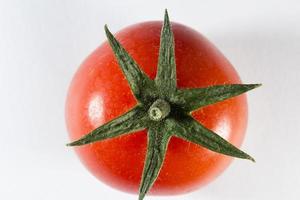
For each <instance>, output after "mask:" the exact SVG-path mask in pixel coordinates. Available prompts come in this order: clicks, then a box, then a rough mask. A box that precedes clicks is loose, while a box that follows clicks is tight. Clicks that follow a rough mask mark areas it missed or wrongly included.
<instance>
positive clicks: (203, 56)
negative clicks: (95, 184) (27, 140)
mask: <svg viewBox="0 0 300 200" xmlns="http://www.w3.org/2000/svg"><path fill="white" fill-rule="evenodd" d="M162 24H163V22H161V21H150V22H143V23H138V24H135V25H131V26H129V27H127V28H125V29H122V30H121V31H119V32H118V33H117V34H114V35H115V38H116V39H117V41H119V42H120V44H121V45H122V46H123V47H124V49H125V50H126V51H127V52H128V53H129V55H130V56H131V57H132V58H133V59H134V60H135V62H136V63H137V65H138V66H139V67H140V68H141V70H142V72H144V73H145V74H146V75H147V76H149V77H150V79H151V80H155V77H157V70H158V69H157V65H158V63H159V59H158V58H159V52H160V50H159V48H160V45H161V44H160V39H161V30H162ZM171 27H172V31H173V34H174V44H175V46H174V51H175V61H176V87H177V88H179V89H188V88H205V87H210V86H215V85H224V84H235V85H237V84H241V80H240V78H239V76H238V74H237V72H236V71H235V69H234V68H233V66H232V65H231V64H230V62H229V61H228V60H227V59H226V58H225V57H224V56H223V55H222V53H221V52H220V51H219V50H218V49H217V48H216V47H215V46H214V45H213V44H211V43H210V42H209V41H208V40H207V39H206V38H205V37H203V36H202V35H201V34H200V33H198V32H197V31H195V30H193V29H191V28H189V27H187V26H185V25H182V24H179V23H171ZM106 31H108V29H107V30H106ZM107 33H108V32H107ZM112 37H113V36H112ZM112 39H114V38H112ZM257 86H258V85H257ZM257 86H255V87H257ZM251 87H253V88H254V85H251ZM253 88H251V89H253ZM247 90H250V89H247ZM145 91H146V89H145ZM145 91H143V92H145ZM245 91H246V90H245ZM245 91H244V92H245ZM166 92H168V91H166ZM240 93H242V92H240ZM137 102H138V100H137V99H136V96H135V93H134V91H132V86H131V85H130V82H129V83H128V80H127V79H126V78H125V76H124V73H123V72H122V70H121V69H120V66H119V63H118V61H117V59H116V57H115V55H114V52H113V51H112V49H111V47H110V45H109V44H108V42H105V43H103V44H102V45H101V46H100V47H98V48H97V49H96V50H95V51H94V52H92V54H91V55H89V56H88V57H87V59H86V60H85V61H84V62H83V63H82V64H81V66H80V68H79V69H78V71H77V72H76V74H75V76H74V78H73V80H72V82H71V85H70V88H69V91H68V96H67V101H66V123H67V128H68V132H69V136H70V139H71V141H76V140H78V139H79V138H82V137H83V136H86V134H87V133H89V132H91V131H93V130H95V129H97V128H98V127H100V126H101V125H103V124H106V123H108V122H110V121H112V120H114V119H116V118H117V117H119V116H122V115H124V113H126V112H128V111H130V110H132V109H133V108H134V107H135V106H136V105H137ZM171 109H172V108H171ZM137 116H139V115H137ZM192 117H193V118H194V119H195V120H196V121H197V122H199V124H202V125H203V126H204V127H206V128H207V129H209V130H211V131H213V132H215V133H217V134H218V135H220V136H221V137H222V138H224V139H225V140H227V141H228V142H229V143H231V144H233V145H234V146H236V147H240V146H241V143H242V141H243V139H244V136H245V130H246V126H247V100H246V96H245V94H242V95H239V96H236V97H233V98H230V99H226V100H224V101H220V102H217V103H215V104H211V105H208V106H205V107H202V108H200V109H197V110H195V111H193V112H192ZM187 120H189V119H187ZM137 126H138V125H137ZM160 130H165V129H163V127H162V128H161V129H160ZM147 137H149V130H148V132H147V130H138V131H135V132H134V133H130V134H125V135H121V136H118V137H115V138H110V139H105V140H103V141H100V142H94V143H90V144H86V145H83V146H80V147H76V148H75V151H76V153H77V155H78V156H79V158H80V160H81V161H82V163H83V164H84V165H85V166H86V168H87V169H88V170H89V171H90V172H91V173H92V174H93V175H94V176H95V177H97V178H98V179H99V180H101V181H102V182H104V183H106V184H107V185H110V186H112V187H113V188H117V189H119V190H122V191H126V192H130V193H135V194H136V193H138V191H139V187H140V184H141V178H142V174H143V168H144V165H145V158H146V152H147V148H149V147H147ZM148 141H149V139H148ZM250 158H251V157H249V158H247V159H250ZM231 160H232V158H231V157H229V156H226V155H222V154H220V153H217V152H214V151H211V150H209V149H207V148H205V147H202V146H200V145H198V144H195V143H192V142H190V141H187V140H184V139H182V138H180V137H177V136H175V137H174V136H173V137H170V138H169V142H168V144H167V149H166V153H165V159H164V161H163V164H162V168H161V170H160V171H159V174H158V177H157V179H156V180H155V182H154V184H153V186H152V187H151V189H150V191H149V194H153V195H175V194H182V193H187V192H190V191H193V190H196V189H197V188H199V187H202V186H204V185H206V184H208V183H209V182H211V181H212V180H214V179H215V178H216V177H217V176H219V175H220V174H221V173H222V172H223V171H224V170H225V169H226V168H227V167H228V165H229V164H230V162H231Z"/></svg>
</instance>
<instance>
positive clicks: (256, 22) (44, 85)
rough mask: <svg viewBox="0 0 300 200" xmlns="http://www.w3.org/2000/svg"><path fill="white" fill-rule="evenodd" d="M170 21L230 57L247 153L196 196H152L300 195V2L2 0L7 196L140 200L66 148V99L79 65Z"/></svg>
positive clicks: (1, 154)
mask: <svg viewBox="0 0 300 200" xmlns="http://www.w3.org/2000/svg"><path fill="white" fill-rule="evenodd" d="M164 8H168V9H169V14H170V17H171V20H174V21H177V22H180V23H183V24H186V25H188V26H191V27H193V28H194V29H196V30H198V31H200V32H202V33H203V34H204V35H205V36H206V37H208V38H209V39H210V40H211V41H212V42H213V43H214V44H215V45H216V46H217V47H219V48H220V50H221V51H222V52H223V53H224V54H225V55H226V56H227V57H228V59H229V60H230V61H231V62H232V63H233V65H234V66H235V67H236V69H237V70H238V71H239V73H240V75H241V77H242V79H243V81H244V82H247V83H256V82H261V83H263V87H262V88H259V89H257V90H255V91H253V92H251V93H249V95H248V97H249V98H248V100H249V107H250V108H249V110H250V113H249V126H248V130H247V137H246V139H245V142H244V144H243V149H245V150H247V152H250V153H251V155H254V157H255V158H256V160H257V163H256V164H252V163H251V162H247V161H243V160H235V161H234V162H233V164H232V165H231V166H230V167H229V168H228V169H227V170H226V172H225V173H224V174H223V175H222V176H220V177H219V178H218V179H217V180H216V181H214V182H213V183H211V184H209V185H208V186H206V187H204V188H202V189H199V190H198V191H195V192H193V193H190V194H186V195H182V196H174V197H149V196H148V197H147V199H156V200H159V199H167V198H168V199H174V200H179V199H180V200H198V199H199V200H200V199H203V200H206V199H209V200H217V199H222V200H223V199H231V200H237V199H239V200H240V199H255V200H256V199H259V200H260V199H287V200H290V199H292V200H293V199H299V198H300V189H299V187H300V155H299V154H300V135H299V134H300V120H299V119H300V117H299V113H300V105H299V104H300V103H299V102H300V97H299V95H300V89H299V88H300V87H299V85H300V3H299V1H274V0H273V1H271V0H270V1H262V0H260V1H254V0H251V1H230V0H226V1H213V0H210V1H188V0H184V1H175V0H172V1H139V0H136V1H125V0H123V1H116V0H111V1H110V2H109V1H100V0H94V1H84V0H82V1H75V0H52V1H50V0H49V1H45V0H44V1H41V0H36V1H33V0H31V1H30V0H27V1H25V0H24V1H21V0H20V1H13V0H12V1H0V95H1V96H0V127H1V128H0V130H1V132H0V196H1V199H5V200H7V199H30V200H43V199H49V200H50V199H51V200H53V199H72V200H77V199H78V200H82V199H107V200H110V199H122V200H127V199H128V200H129V199H130V200H131V199H137V196H134V195H129V194H126V193H123V192H119V191H117V190H114V189H112V188H110V187H108V186H106V185H104V184H103V183H101V182H99V181H98V180H96V179H95V178H94V177H93V176H92V175H91V174H90V173H89V172H88V171H87V170H86V169H85V168H84V167H83V166H82V165H81V163H80V162H79V160H78V159H77V157H76V156H75V154H74V152H73V151H72V150H71V149H69V148H67V147H65V146H64V144H65V143H66V142H67V141H68V137H67V132H66V128H65V122H64V103H65V97H66V92H67V88H68V85H69V82H70V80H71V78H72V76H73V74H74V72H75V71H76V69H77V67H78V65H79V64H80V63H81V61H82V60H83V59H84V58H85V57H86V56H87V55H88V54H89V53H90V52H91V51H92V50H93V49H95V48H96V47H97V46H98V45H99V44H100V43H101V42H103V41H104V39H105V38H104V31H103V25H104V24H105V23H107V24H109V26H110V29H111V30H112V31H113V32H115V31H117V30H119V29H121V28H123V27H125V26H127V25H129V24H132V23H136V22H140V21H146V20H160V19H162V18H163V10H164Z"/></svg>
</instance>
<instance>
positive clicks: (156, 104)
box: [68, 11, 260, 200]
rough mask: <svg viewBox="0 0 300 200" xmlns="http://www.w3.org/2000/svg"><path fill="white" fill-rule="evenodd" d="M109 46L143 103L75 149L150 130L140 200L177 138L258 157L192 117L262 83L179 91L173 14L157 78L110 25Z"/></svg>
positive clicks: (236, 154) (227, 152)
mask: <svg viewBox="0 0 300 200" xmlns="http://www.w3.org/2000/svg"><path fill="white" fill-rule="evenodd" d="M105 32H106V36H107V38H108V41H109V44H110V46H111V48H112V50H113V52H114V54H115V56H116V58H117V60H118V63H119V65H120V67H121V69H122V71H123V73H124V75H125V76H126V78H127V81H128V83H129V85H130V88H131V90H132V93H133V95H134V96H135V98H136V99H137V101H138V104H137V105H136V106H135V107H134V108H132V109H131V110H130V111H128V112H127V113H125V114H123V115H122V116H119V117H118V118H115V119H113V120H112V121H110V122H108V123H106V124H104V125H102V126H100V127H99V128H97V129H95V130H93V131H92V132H90V133H89V134H87V135H85V136H84V137H82V138H81V139H79V140H77V141H74V142H72V143H70V144H68V145H69V146H80V145H85V144H89V143H93V142H97V141H102V140H105V139H108V138H114V137H118V136H120V135H122V134H128V133H133V132H136V131H138V130H143V129H147V130H148V136H147V137H148V146H147V154H146V159H145V165H144V170H143V175H142V180H141V183H140V189H139V200H142V199H143V198H144V196H145V194H146V193H147V192H148V190H149V189H150V188H151V186H152V185H153V183H154V181H155V180H156V178H157V177H158V174H159V171H160V169H161V167H162V165H163V161H164V157H165V153H166V150H167V146H168V142H169V140H170V138H171V137H172V136H176V137H179V138H182V139H184V140H187V141H190V142H193V143H196V144H198V145H201V146H203V147H205V148H207V149H209V150H211V151H215V152H218V153H221V154H225V155H228V156H233V157H237V158H243V159H249V160H252V161H254V159H253V158H252V157H251V156H249V155H248V154H246V153H245V152H243V151H241V150H239V149H238V148H236V147H235V146H233V145H232V144H230V143H229V142H227V141H226V140H225V139H223V138H222V137H220V136H219V135H218V134H216V133H214V132H213V131H211V130H209V129H207V128H206V127H204V126H203V125H202V124H200V123H199V122H198V121H196V120H195V119H193V117H192V116H191V115H190V113H191V112H192V111H194V110H196V109H199V108H201V107H204V106H207V105H210V104H214V103H217V102H220V101H223V100H225V99H228V98H231V97H234V96H237V95H240V94H242V93H244V92H247V91H249V90H251V89H254V88H256V87H258V86H260V84H228V85H216V86H210V87H206V88H193V89H178V88H177V87H176V64H175V53H174V38H173V32H172V30H171V24H170V21H169V17H168V13H167V11H166V12H165V17H164V23H163V27H162V31H161V38H160V49H159V59H158V70H157V75H156V78H155V80H151V79H150V78H149V77H148V76H147V75H146V74H145V73H144V72H143V71H141V69H140V67H139V66H138V64H137V63H136V62H135V61H134V60H133V59H132V57H131V56H130V55H129V54H128V52H127V51H126V50H125V49H124V48H123V47H122V45H121V44H120V43H119V42H118V41H117V40H116V38H115V37H114V36H113V35H112V34H111V32H110V31H109V30H108V28H107V26H105Z"/></svg>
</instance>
